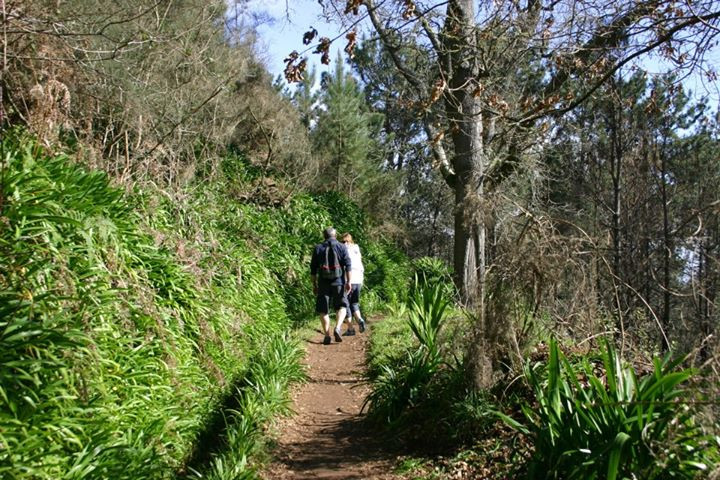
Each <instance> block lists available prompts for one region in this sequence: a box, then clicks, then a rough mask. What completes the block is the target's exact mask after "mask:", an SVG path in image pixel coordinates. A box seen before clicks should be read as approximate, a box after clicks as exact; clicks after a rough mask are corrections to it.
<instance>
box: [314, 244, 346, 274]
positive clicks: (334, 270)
mask: <svg viewBox="0 0 720 480" xmlns="http://www.w3.org/2000/svg"><path fill="white" fill-rule="evenodd" d="M342 274H343V271H342V267H341V266H340V263H338V253H337V251H336V250H335V248H334V247H333V246H332V243H329V242H328V244H327V245H326V246H325V259H324V262H323V263H322V264H321V265H320V278H323V279H325V280H336V279H338V278H340V277H342Z"/></svg>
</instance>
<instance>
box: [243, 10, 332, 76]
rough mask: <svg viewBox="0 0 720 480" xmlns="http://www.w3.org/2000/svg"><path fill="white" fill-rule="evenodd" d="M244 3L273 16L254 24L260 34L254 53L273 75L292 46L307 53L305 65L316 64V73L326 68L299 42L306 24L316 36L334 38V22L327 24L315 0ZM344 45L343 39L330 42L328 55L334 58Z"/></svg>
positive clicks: (306, 27)
mask: <svg viewBox="0 0 720 480" xmlns="http://www.w3.org/2000/svg"><path fill="white" fill-rule="evenodd" d="M245 5H246V8H247V10H248V11H251V12H254V13H255V14H258V13H260V14H265V15H267V16H268V17H271V18H272V19H274V20H273V21H265V22H262V23H261V25H260V26H259V27H258V34H259V36H260V37H259V42H258V47H257V52H258V55H259V56H260V58H261V59H262V60H263V61H264V62H265V65H266V66H267V68H268V70H269V71H270V73H272V75H273V77H276V76H277V75H279V74H282V72H283V70H284V69H285V64H284V63H283V59H284V58H285V57H286V56H287V55H288V54H289V53H290V52H292V51H293V50H297V51H298V52H299V53H301V55H302V56H307V57H308V63H309V66H310V65H312V64H313V63H315V64H317V65H318V74H319V73H320V72H322V71H323V70H327V69H329V68H330V67H329V66H325V65H320V62H319V56H318V55H314V54H312V53H311V51H307V52H305V53H304V54H303V53H302V52H303V50H305V49H307V47H306V46H305V45H303V43H302V36H303V34H304V33H305V32H306V31H308V30H309V29H310V26H313V27H315V29H316V30H317V31H318V33H319V35H320V36H326V37H330V38H334V37H336V36H337V35H338V34H339V32H340V30H339V28H338V26H337V25H333V24H328V23H327V22H325V21H324V20H323V19H322V18H321V16H320V14H321V13H322V8H321V7H320V5H319V4H318V2H317V0H265V1H261V0H249V1H248V2H247V3H245ZM230 8H232V3H231V7H230ZM344 46H345V42H344V39H340V40H338V41H337V42H335V43H333V45H332V47H331V55H330V58H331V59H332V60H333V61H334V60H335V58H337V51H338V50H339V49H342V48H344Z"/></svg>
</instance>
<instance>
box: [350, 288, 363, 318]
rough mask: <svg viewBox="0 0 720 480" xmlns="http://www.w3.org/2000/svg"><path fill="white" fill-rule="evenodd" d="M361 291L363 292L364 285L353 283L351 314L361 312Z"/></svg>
mask: <svg viewBox="0 0 720 480" xmlns="http://www.w3.org/2000/svg"><path fill="white" fill-rule="evenodd" d="M360 290H362V283H353V284H352V290H350V298H348V302H350V313H355V312H357V311H358V310H360Z"/></svg>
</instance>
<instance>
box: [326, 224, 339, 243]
mask: <svg viewBox="0 0 720 480" xmlns="http://www.w3.org/2000/svg"><path fill="white" fill-rule="evenodd" d="M336 235H337V231H336V230H335V229H334V228H333V227H327V228H326V229H325V230H323V237H325V240H329V239H331V238H335V236H336Z"/></svg>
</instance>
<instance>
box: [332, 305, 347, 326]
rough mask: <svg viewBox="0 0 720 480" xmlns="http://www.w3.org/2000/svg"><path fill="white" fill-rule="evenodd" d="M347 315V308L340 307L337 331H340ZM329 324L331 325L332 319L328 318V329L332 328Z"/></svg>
mask: <svg viewBox="0 0 720 480" xmlns="http://www.w3.org/2000/svg"><path fill="white" fill-rule="evenodd" d="M346 313H347V309H346V308H345V307H340V310H338V311H337V325H336V326H335V328H337V330H340V328H341V327H342V324H343V321H344V320H345V314H346ZM329 324H330V319H329V318H328V329H329V328H330V327H329Z"/></svg>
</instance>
